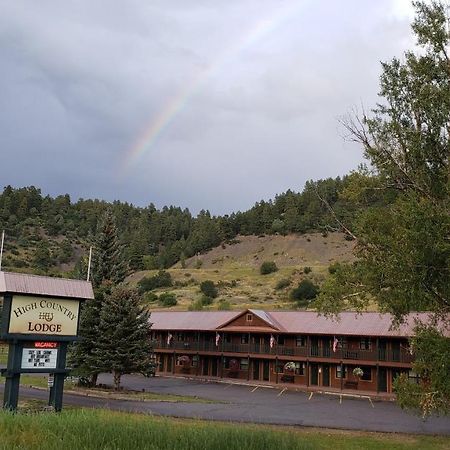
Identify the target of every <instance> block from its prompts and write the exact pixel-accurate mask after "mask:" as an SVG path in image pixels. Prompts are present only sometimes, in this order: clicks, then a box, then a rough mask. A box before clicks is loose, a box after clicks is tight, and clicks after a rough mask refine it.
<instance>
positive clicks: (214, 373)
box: [211, 358, 218, 377]
mask: <svg viewBox="0 0 450 450" xmlns="http://www.w3.org/2000/svg"><path fill="white" fill-rule="evenodd" d="M217 368H218V364H217V358H213V359H212V361H211V376H213V377H217Z"/></svg>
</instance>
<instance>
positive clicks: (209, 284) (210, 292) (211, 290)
mask: <svg viewBox="0 0 450 450" xmlns="http://www.w3.org/2000/svg"><path fill="white" fill-rule="evenodd" d="M200 291H201V292H202V293H203V294H204V295H206V296H207V297H210V298H216V297H217V295H218V291H217V288H216V286H215V284H214V282H213V281H211V280H205V281H203V282H202V283H201V284H200Z"/></svg>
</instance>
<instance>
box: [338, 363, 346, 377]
mask: <svg viewBox="0 0 450 450" xmlns="http://www.w3.org/2000/svg"><path fill="white" fill-rule="evenodd" d="M342 369H344V370H343V372H342ZM336 378H347V366H341V365H340V364H339V365H338V366H336Z"/></svg>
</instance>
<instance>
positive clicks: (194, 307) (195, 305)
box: [188, 298, 203, 311]
mask: <svg viewBox="0 0 450 450" xmlns="http://www.w3.org/2000/svg"><path fill="white" fill-rule="evenodd" d="M202 309H203V302H202V299H201V298H199V299H197V300H195V301H193V302H192V303H191V304H190V305H189V306H188V310H189V311H201V310H202Z"/></svg>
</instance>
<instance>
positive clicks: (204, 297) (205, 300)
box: [200, 295, 213, 306]
mask: <svg viewBox="0 0 450 450" xmlns="http://www.w3.org/2000/svg"><path fill="white" fill-rule="evenodd" d="M212 302H213V299H212V298H211V297H208V296H207V295H202V296H201V297H200V303H201V304H202V306H209V305H211V304H212Z"/></svg>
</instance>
